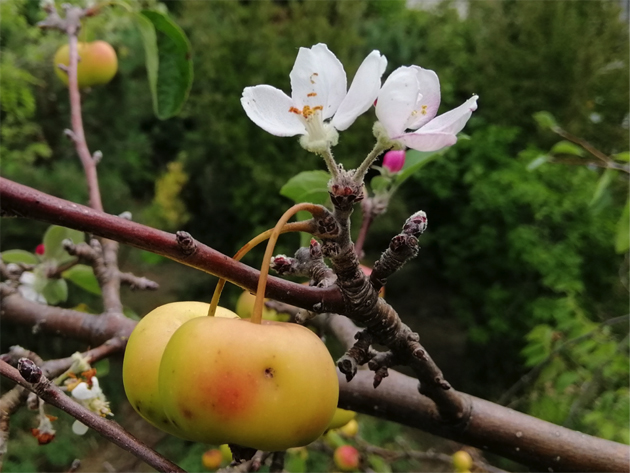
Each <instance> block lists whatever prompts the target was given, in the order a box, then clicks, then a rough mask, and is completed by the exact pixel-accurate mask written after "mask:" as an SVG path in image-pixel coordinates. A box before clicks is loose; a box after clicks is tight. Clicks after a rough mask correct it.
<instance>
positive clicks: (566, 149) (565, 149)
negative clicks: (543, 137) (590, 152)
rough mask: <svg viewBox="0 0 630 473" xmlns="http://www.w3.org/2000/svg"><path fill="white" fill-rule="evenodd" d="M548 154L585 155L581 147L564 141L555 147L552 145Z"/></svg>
mask: <svg viewBox="0 0 630 473" xmlns="http://www.w3.org/2000/svg"><path fill="white" fill-rule="evenodd" d="M549 152H550V153H551V154H570V155H572V156H584V155H585V152H584V150H583V149H582V148H581V147H579V146H578V145H576V144H575V143H571V142H570V141H566V140H563V141H558V142H557V143H556V144H555V145H553V147H552V148H551V150H550V151H549Z"/></svg>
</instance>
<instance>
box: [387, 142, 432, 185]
mask: <svg viewBox="0 0 630 473" xmlns="http://www.w3.org/2000/svg"><path fill="white" fill-rule="evenodd" d="M443 154H444V151H430V152H426V151H416V150H413V149H412V150H409V151H407V153H406V155H405V165H404V166H403V168H402V170H401V171H400V172H399V173H398V174H397V175H396V185H397V186H399V185H401V184H402V183H403V182H405V181H406V180H407V179H409V178H410V177H411V176H413V175H414V174H415V173H416V172H417V171H419V170H420V169H421V168H422V167H424V166H426V165H427V164H429V163H430V162H431V161H433V160H434V159H436V158H437V157H438V156H442V155H443Z"/></svg>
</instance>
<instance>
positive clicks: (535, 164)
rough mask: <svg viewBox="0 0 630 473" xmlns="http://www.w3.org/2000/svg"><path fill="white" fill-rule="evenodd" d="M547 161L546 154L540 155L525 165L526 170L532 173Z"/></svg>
mask: <svg viewBox="0 0 630 473" xmlns="http://www.w3.org/2000/svg"><path fill="white" fill-rule="evenodd" d="M548 161H549V156H548V155H546V154H541V155H540V156H538V157H537V158H536V159H534V160H532V161H531V162H530V163H529V164H528V165H527V170H528V171H530V172H531V171H533V170H534V169H536V168H538V167H540V166H542V165H543V164H545V163H546V162H548Z"/></svg>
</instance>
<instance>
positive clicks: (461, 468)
mask: <svg viewBox="0 0 630 473" xmlns="http://www.w3.org/2000/svg"><path fill="white" fill-rule="evenodd" d="M453 466H454V467H455V471H456V472H458V473H469V472H470V469H471V468H472V466H473V459H472V457H471V456H470V454H469V453H468V452H467V451H466V450H459V451H457V452H455V453H454V454H453Z"/></svg>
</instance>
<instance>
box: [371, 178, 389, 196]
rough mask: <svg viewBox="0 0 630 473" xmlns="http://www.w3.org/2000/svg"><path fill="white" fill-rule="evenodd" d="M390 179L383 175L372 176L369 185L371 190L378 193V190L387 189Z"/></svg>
mask: <svg viewBox="0 0 630 473" xmlns="http://www.w3.org/2000/svg"><path fill="white" fill-rule="evenodd" d="M390 183H391V180H390V179H388V178H386V177H385V176H374V177H373V178H372V180H371V181H370V187H371V188H372V192H374V193H375V194H378V193H379V192H382V191H384V190H385V189H387V187H388V186H389V184H390Z"/></svg>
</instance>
